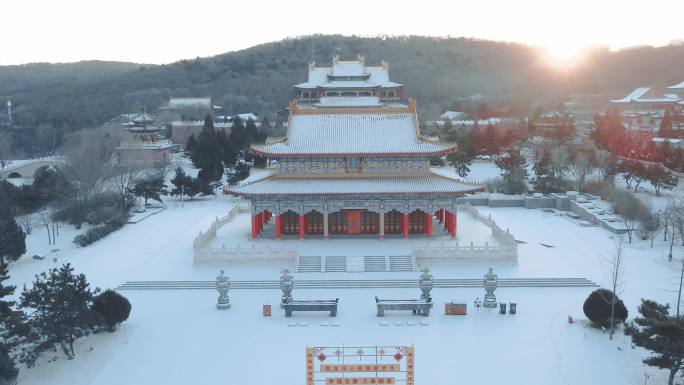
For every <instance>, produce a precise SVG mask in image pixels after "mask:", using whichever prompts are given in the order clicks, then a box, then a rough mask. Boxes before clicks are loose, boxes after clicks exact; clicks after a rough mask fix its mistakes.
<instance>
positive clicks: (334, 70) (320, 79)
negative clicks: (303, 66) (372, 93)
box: [295, 56, 402, 89]
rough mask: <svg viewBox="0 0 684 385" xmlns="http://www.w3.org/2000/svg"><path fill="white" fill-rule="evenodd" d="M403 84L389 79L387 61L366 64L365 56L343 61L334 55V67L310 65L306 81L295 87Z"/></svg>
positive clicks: (376, 86) (386, 85)
mask: <svg viewBox="0 0 684 385" xmlns="http://www.w3.org/2000/svg"><path fill="white" fill-rule="evenodd" d="M401 86H402V84H399V83H395V82H392V81H390V80H389V66H388V64H387V62H386V61H383V62H382V65H381V66H379V67H368V66H366V65H365V62H364V59H363V56H359V57H358V58H357V60H352V61H341V60H339V58H338V57H337V56H335V57H333V64H332V67H316V63H315V62H312V63H311V64H310V65H309V76H308V78H307V81H306V82H304V83H300V84H297V85H296V86H295V88H306V89H311V88H378V87H401Z"/></svg>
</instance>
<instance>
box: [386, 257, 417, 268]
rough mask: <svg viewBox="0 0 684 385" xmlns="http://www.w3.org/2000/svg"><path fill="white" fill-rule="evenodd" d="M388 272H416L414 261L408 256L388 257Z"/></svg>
mask: <svg viewBox="0 0 684 385" xmlns="http://www.w3.org/2000/svg"><path fill="white" fill-rule="evenodd" d="M389 271H416V259H415V258H413V257H412V256H410V255H390V257H389Z"/></svg>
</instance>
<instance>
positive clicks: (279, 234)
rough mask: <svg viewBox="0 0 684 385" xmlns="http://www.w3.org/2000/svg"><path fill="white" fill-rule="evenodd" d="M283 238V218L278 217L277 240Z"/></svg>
mask: <svg viewBox="0 0 684 385" xmlns="http://www.w3.org/2000/svg"><path fill="white" fill-rule="evenodd" d="M282 237H283V216H282V215H276V221H275V238H276V239H281V238H282Z"/></svg>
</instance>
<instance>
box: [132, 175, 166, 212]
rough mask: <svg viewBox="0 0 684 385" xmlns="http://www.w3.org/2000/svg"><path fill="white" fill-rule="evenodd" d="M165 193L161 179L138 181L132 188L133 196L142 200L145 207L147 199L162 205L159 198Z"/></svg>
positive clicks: (164, 185)
mask: <svg viewBox="0 0 684 385" xmlns="http://www.w3.org/2000/svg"><path fill="white" fill-rule="evenodd" d="M166 193H167V190H166V184H165V183H164V179H163V178H152V179H139V180H137V181H136V182H135V186H133V195H135V196H136V197H139V198H144V199H145V206H147V200H148V199H152V200H155V201H157V202H159V203H162V199H161V196H162V195H163V194H166Z"/></svg>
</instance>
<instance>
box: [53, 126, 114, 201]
mask: <svg viewBox="0 0 684 385" xmlns="http://www.w3.org/2000/svg"><path fill="white" fill-rule="evenodd" d="M120 137H121V136H120V133H119V132H116V131H111V132H110V131H107V130H106V129H104V128H99V129H89V130H82V131H79V132H76V133H73V134H71V135H69V136H67V137H66V138H65V143H64V154H65V155H66V156H67V158H68V167H66V170H65V171H66V172H65V174H66V175H67V178H68V179H69V180H70V181H71V182H72V183H73V186H74V196H73V199H74V200H75V203H76V204H77V206H78V208H79V210H81V211H82V213H83V214H85V213H87V212H88V211H89V204H90V201H91V199H92V197H93V195H95V194H98V193H100V192H102V191H103V186H104V185H103V176H105V175H107V172H106V171H107V167H108V166H107V163H108V162H109V160H110V159H111V157H112V154H113V153H114V151H115V149H116V147H117V146H118V145H119V143H120Z"/></svg>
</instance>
